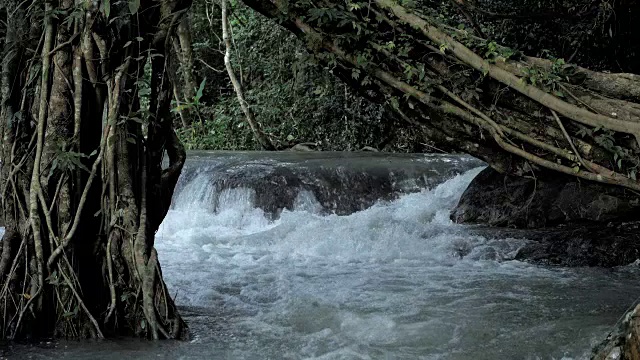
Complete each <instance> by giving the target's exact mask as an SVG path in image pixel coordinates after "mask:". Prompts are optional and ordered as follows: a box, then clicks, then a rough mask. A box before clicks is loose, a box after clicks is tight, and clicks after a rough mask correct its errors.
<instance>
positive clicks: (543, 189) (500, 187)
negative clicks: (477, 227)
mask: <svg viewBox="0 0 640 360" xmlns="http://www.w3.org/2000/svg"><path fill="white" fill-rule="evenodd" d="M639 199H640V197H638V195H636V194H634V193H632V192H630V191H628V190H625V189H622V188H618V187H609V186H605V185H601V184H596V183H591V182H585V181H580V180H578V179H575V178H570V177H562V176H557V177H555V178H552V179H549V178H548V177H547V178H545V180H540V179H534V178H522V177H514V176H507V175H503V174H500V173H498V172H497V171H495V170H493V169H491V168H487V169H485V170H483V171H482V172H481V173H480V174H479V175H478V176H477V177H476V178H475V179H474V180H473V181H472V182H471V184H470V185H469V187H468V188H467V190H466V191H465V192H464V194H463V195H462V197H461V198H460V201H459V203H458V205H457V206H456V208H455V209H454V210H453V212H452V214H451V219H452V220H453V221H455V222H457V223H466V224H486V225H490V226H503V227H515V228H530V229H531V228H543V227H551V226H555V225H560V224H570V223H573V224H575V223H580V222H589V223H593V222H599V223H607V222H609V221H614V220H615V221H623V220H625V219H632V218H633V217H634V215H635V214H637V213H638V210H639V209H640V207H639V206H638V205H639Z"/></svg>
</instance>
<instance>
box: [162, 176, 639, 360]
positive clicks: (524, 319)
mask: <svg viewBox="0 0 640 360" xmlns="http://www.w3.org/2000/svg"><path fill="white" fill-rule="evenodd" d="M480 170H481V169H480V168H477V169H473V170H471V171H468V172H465V173H463V174H461V175H458V176H455V177H453V178H451V179H449V180H448V181H446V182H444V183H442V184H440V185H438V186H436V187H434V188H432V189H426V190H423V191H421V192H418V193H413V194H407V195H403V196H401V197H400V198H399V199H397V200H394V201H387V202H385V201H381V202H378V203H376V204H375V205H374V206H372V207H370V208H368V209H366V210H363V211H360V212H356V213H353V214H351V215H348V216H338V215H335V214H330V215H322V212H321V211H320V210H321V206H320V204H319V203H318V201H317V200H316V199H315V197H314V196H313V194H312V193H310V192H304V191H302V192H300V193H299V194H298V196H297V198H296V200H295V206H294V209H293V210H284V211H283V212H282V213H281V214H280V217H279V218H278V219H276V220H270V217H269V216H267V215H266V214H265V213H264V212H263V211H262V210H260V209H257V208H255V207H254V206H253V205H252V201H253V199H254V197H255V193H254V191H253V190H252V189H249V188H239V189H235V190H233V191H227V192H224V191H223V192H220V193H219V194H218V195H215V196H218V199H219V200H218V201H217V202H216V203H217V206H216V207H215V209H212V208H209V207H207V206H206V204H208V203H209V199H206V197H197V196H192V194H190V195H187V194H185V196H190V198H189V199H187V198H183V199H181V198H178V199H176V206H175V208H174V209H173V210H171V211H170V212H169V214H168V216H167V218H166V220H165V222H164V224H163V225H162V227H161V228H160V231H159V233H158V242H157V247H158V250H159V253H160V256H161V261H162V263H163V268H164V269H165V276H166V279H167V282H168V284H169V286H170V288H171V290H172V292H177V293H178V303H179V304H182V305H183V306H189V307H190V308H191V307H195V308H196V309H211V308H217V309H226V310H224V311H226V312H227V313H226V314H227V315H226V316H228V318H226V319H227V320H226V321H227V326H228V327H229V328H230V329H228V330H225V331H228V332H230V333H233V334H234V336H235V338H234V339H235V340H234V341H231V345H230V346H231V347H232V349H233V354H234V357H236V358H251V357H252V356H254V357H256V356H257V358H260V357H262V358H264V357H273V358H286V359H302V358H309V359H345V358H348V359H360V358H362V359H369V358H427V359H431V358H434V359H436V358H455V359H477V358H478V354H482V355H483V356H485V358H531V359H535V358H561V357H563V356H572V357H577V358H581V357H583V356H584V350H585V349H589V348H590V346H591V345H593V344H594V343H595V341H597V340H598V339H600V338H601V337H602V336H603V333H604V332H605V331H606V329H608V324H610V323H613V322H615V318H616V316H617V315H618V312H619V311H622V309H615V311H613V305H612V304H615V301H612V299H611V298H610V295H611V294H607V293H606V292H604V293H603V292H598V293H594V292H592V291H590V290H588V289H589V288H585V287H584V284H585V281H587V282H588V283H589V284H590V288H598V289H602V287H607V288H616V289H618V290H619V288H618V286H620V284H621V283H622V280H621V279H623V278H624V276H625V275H619V274H616V275H612V274H611V273H609V274H604V273H595V274H589V276H588V277H587V276H584V275H582V274H580V273H578V272H576V271H574V270H571V269H553V268H548V269H547V268H541V267H536V266H532V265H528V264H525V263H521V262H517V261H511V260H510V259H512V258H513V256H514V254H515V252H516V251H517V249H518V248H519V247H520V246H521V245H522V244H523V241H524V240H514V239H501V238H485V237H479V236H472V235H470V234H469V233H468V232H467V230H466V228H465V227H463V226H459V225H456V224H453V223H452V222H451V221H450V220H449V212H450V209H452V208H453V206H455V204H456V202H457V200H458V198H459V197H460V195H461V194H462V192H463V191H464V189H465V188H466V186H467V185H468V184H469V182H470V181H471V180H472V179H473V177H474V176H476V175H477V174H478V172H479V171H480ZM204 180H205V179H200V180H198V178H195V180H193V182H194V183H192V184H190V186H193V187H194V188H195V189H199V188H200V187H199V186H200V185H199V184H195V182H197V181H204ZM215 191H216V190H215V189H213V188H210V189H208V190H207V191H205V192H204V193H206V194H210V193H212V192H215ZM183 193H184V192H183ZM201 193H202V192H201ZM617 277H620V278H621V279H618V278H617ZM616 283H617V284H618V285H616ZM612 293H613V292H612ZM626 295H628V296H629V298H630V299H632V298H633V294H632V293H631V292H629V293H628V294H624V295H623V294H620V293H617V294H616V295H615V296H616V299H618V300H616V301H619V299H620V297H622V298H624V297H625V296H626ZM576 298H580V299H588V300H585V301H584V303H583V302H577V303H576V301H575V299H576ZM604 304H607V305H604ZM622 304H624V301H623V302H622ZM602 306H607V307H608V308H607V309H604V308H603V307H602ZM621 307H624V306H623V305H621ZM585 314H590V315H585ZM229 318H232V319H233V320H228V319H229ZM575 328H580V329H582V330H581V331H582V334H581V335H580V336H576V335H575V331H574V329H575ZM243 336H246V338H244V337H243ZM243 339H244V340H243ZM198 341H202V342H205V343H206V342H207V341H210V340H207V338H206V336H205V337H203V338H201V339H200V340H198ZM514 344H518V346H513V345H514Z"/></svg>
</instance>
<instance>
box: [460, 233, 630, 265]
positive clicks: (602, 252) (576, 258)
mask: <svg viewBox="0 0 640 360" xmlns="http://www.w3.org/2000/svg"><path fill="white" fill-rule="evenodd" d="M470 231H471V232H472V233H474V234H475V235H479V236H484V237H487V238H491V237H497V238H501V239H506V238H512V239H526V240H527V241H525V242H523V245H522V247H520V248H519V249H518V251H517V252H516V254H515V256H514V258H513V259H514V260H521V261H526V262H529V263H534V264H540V265H556V266H568V267H577V266H600V267H614V266H624V265H628V264H631V263H634V262H636V261H638V259H640V222H612V223H608V224H574V225H569V226H566V225H565V226H557V227H550V228H544V229H533V230H532V229H511V228H501V229H496V228H490V227H473V228H471V229H470Z"/></svg>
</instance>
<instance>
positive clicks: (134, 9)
mask: <svg viewBox="0 0 640 360" xmlns="http://www.w3.org/2000/svg"><path fill="white" fill-rule="evenodd" d="M138 9H140V0H129V11H131V15H135V14H137V13H138Z"/></svg>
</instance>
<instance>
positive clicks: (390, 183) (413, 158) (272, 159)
mask: <svg viewBox="0 0 640 360" xmlns="http://www.w3.org/2000/svg"><path fill="white" fill-rule="evenodd" d="M199 154H202V155H201V156H199ZM482 165H483V163H482V162H481V161H479V160H476V159H473V158H470V157H461V156H456V155H452V156H447V155H423V154H388V153H380V152H377V153H376V152H353V153H346V152H344V153H343V152H295V151H284V152H274V153H269V154H268V156H265V154H261V153H258V152H255V153H238V152H236V153H224V152H210V153H205V152H203V153H197V152H196V153H190V157H189V158H188V160H187V164H186V166H185V169H184V171H183V174H182V176H181V178H180V181H179V183H178V186H177V189H176V194H178V193H180V192H181V191H191V190H190V189H187V190H185V189H183V187H184V186H185V184H186V183H188V182H190V181H191V180H192V179H193V177H195V176H203V175H204V176H206V177H207V178H208V182H209V183H210V185H211V188H212V189H215V192H216V194H211V196H203V197H206V198H210V199H211V202H212V204H211V208H212V210H214V211H216V210H218V207H219V206H218V204H217V202H218V198H219V194H220V193H221V192H222V191H224V190H225V189H238V188H245V189H251V191H252V193H253V196H252V199H251V202H252V205H253V206H255V207H258V208H261V209H262V210H264V211H265V212H266V213H267V214H270V215H272V216H273V217H274V218H275V217H277V216H278V215H279V214H280V213H281V212H282V210H283V209H289V210H291V209H294V208H296V204H297V203H305V202H309V201H313V202H317V203H318V204H319V205H320V207H321V211H320V212H323V213H335V214H338V215H347V214H351V213H354V212H356V211H361V210H364V209H366V208H368V207H370V206H372V205H374V204H375V203H376V202H378V201H380V200H383V201H384V200H392V199H395V198H397V197H398V196H399V195H401V194H406V193H412V192H418V191H421V190H423V189H425V188H430V187H433V186H436V185H438V184H439V183H441V182H443V181H445V180H446V179H449V178H451V177H453V176H454V175H456V174H459V173H463V172H465V171H467V170H470V169H472V168H475V167H478V166H482ZM305 196H308V197H309V199H301V197H305Z"/></svg>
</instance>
